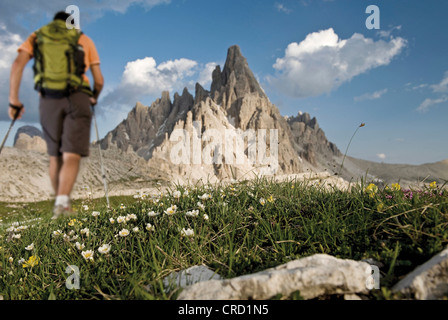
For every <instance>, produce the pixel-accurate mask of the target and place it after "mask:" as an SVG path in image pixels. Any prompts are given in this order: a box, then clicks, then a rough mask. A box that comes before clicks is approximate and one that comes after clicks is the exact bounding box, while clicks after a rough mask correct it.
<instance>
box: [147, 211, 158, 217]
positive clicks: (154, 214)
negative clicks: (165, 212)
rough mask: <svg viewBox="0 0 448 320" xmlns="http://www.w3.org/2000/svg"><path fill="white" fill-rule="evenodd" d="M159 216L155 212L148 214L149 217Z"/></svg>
mask: <svg viewBox="0 0 448 320" xmlns="http://www.w3.org/2000/svg"><path fill="white" fill-rule="evenodd" d="M158 215H159V213H158V212H154V211H149V212H148V217H155V216H158Z"/></svg>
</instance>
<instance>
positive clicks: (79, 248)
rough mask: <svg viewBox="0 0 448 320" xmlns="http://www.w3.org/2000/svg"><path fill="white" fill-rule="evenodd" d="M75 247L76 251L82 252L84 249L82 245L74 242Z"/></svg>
mask: <svg viewBox="0 0 448 320" xmlns="http://www.w3.org/2000/svg"><path fill="white" fill-rule="evenodd" d="M75 246H76V249H78V250H83V249H84V248H85V245H84V243H79V242H76V243H75Z"/></svg>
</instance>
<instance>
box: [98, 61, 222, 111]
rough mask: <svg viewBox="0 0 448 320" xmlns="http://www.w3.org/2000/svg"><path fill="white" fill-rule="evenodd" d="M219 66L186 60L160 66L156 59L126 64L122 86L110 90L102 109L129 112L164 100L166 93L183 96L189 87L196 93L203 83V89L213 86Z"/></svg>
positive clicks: (167, 62) (166, 62)
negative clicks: (139, 104)
mask: <svg viewBox="0 0 448 320" xmlns="http://www.w3.org/2000/svg"><path fill="white" fill-rule="evenodd" d="M215 66H216V63H214V62H210V63H207V64H205V65H203V64H199V63H198V62H196V61H194V60H190V59H186V58H180V59H175V60H168V61H165V62H162V63H160V64H157V62H156V60H155V59H154V58H153V57H145V58H143V59H137V60H134V61H130V62H128V63H127V64H126V66H125V68H124V72H123V74H122V77H121V82H120V84H119V85H118V86H117V87H115V88H109V90H108V93H107V94H105V95H104V98H103V99H102V100H101V101H100V102H101V105H103V106H108V108H110V107H111V106H115V107H117V106H118V107H119V109H122V110H128V109H129V107H131V106H133V105H134V104H135V103H136V102H137V101H142V102H144V101H145V99H154V98H157V97H160V96H161V94H162V92H163V91H169V92H170V93H173V92H182V91H183V89H184V88H185V87H187V88H188V89H189V90H190V92H194V91H193V90H194V85H195V83H196V82H199V83H200V84H201V85H202V86H203V87H205V88H206V87H207V85H210V83H211V80H212V77H211V75H212V72H213V70H214V68H215Z"/></svg>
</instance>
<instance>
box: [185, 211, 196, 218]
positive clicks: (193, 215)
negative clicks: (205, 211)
mask: <svg viewBox="0 0 448 320" xmlns="http://www.w3.org/2000/svg"><path fill="white" fill-rule="evenodd" d="M185 215H186V216H187V217H197V216H198V215H199V210H191V211H187V213H185Z"/></svg>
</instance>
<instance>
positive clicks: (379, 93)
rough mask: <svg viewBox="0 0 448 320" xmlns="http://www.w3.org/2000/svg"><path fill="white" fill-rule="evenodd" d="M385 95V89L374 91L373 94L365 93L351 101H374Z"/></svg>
mask: <svg viewBox="0 0 448 320" xmlns="http://www.w3.org/2000/svg"><path fill="white" fill-rule="evenodd" d="M386 93H387V89H383V90H379V91H375V92H373V93H366V94H363V95H361V96H358V97H354V98H353V100H355V102H359V101H364V100H375V99H379V98H381V97H382V96H383V95H384V94H386Z"/></svg>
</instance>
